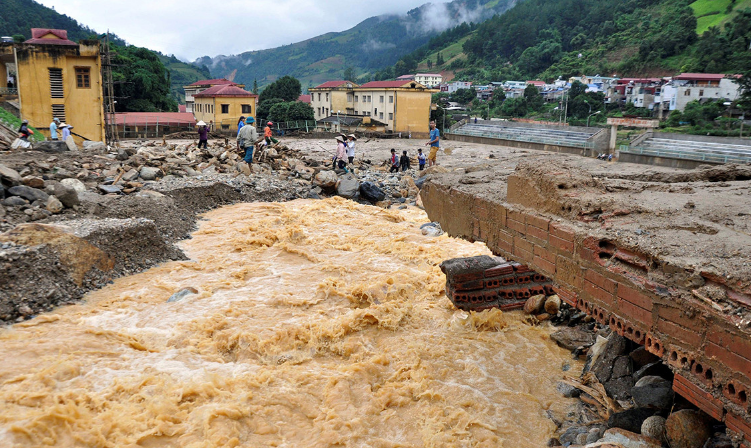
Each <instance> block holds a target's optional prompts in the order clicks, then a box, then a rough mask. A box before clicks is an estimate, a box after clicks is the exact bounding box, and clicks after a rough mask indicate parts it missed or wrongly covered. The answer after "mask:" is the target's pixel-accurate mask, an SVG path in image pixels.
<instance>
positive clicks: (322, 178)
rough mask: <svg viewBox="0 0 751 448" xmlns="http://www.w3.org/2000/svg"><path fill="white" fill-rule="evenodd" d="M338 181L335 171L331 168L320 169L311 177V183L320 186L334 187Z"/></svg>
mask: <svg viewBox="0 0 751 448" xmlns="http://www.w3.org/2000/svg"><path fill="white" fill-rule="evenodd" d="M338 181H339V177H337V175H336V173H335V172H333V171H331V170H325V171H320V172H319V173H318V174H316V177H315V179H313V184H314V185H317V186H319V187H321V188H334V187H335V186H336V183H337V182H338Z"/></svg>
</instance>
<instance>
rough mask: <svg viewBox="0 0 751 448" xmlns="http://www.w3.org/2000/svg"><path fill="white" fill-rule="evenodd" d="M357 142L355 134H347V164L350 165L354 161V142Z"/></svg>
mask: <svg viewBox="0 0 751 448" xmlns="http://www.w3.org/2000/svg"><path fill="white" fill-rule="evenodd" d="M356 140H357V137H355V134H349V135H348V136H347V159H348V160H349V164H350V165H352V162H354V161H355V141H356Z"/></svg>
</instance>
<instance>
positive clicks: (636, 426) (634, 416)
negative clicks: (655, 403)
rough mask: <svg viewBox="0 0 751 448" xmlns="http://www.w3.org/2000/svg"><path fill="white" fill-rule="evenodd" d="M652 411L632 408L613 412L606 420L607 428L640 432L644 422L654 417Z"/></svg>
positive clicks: (653, 411)
mask: <svg viewBox="0 0 751 448" xmlns="http://www.w3.org/2000/svg"><path fill="white" fill-rule="evenodd" d="M655 412H656V410H654V409H642V408H633V409H627V410H625V411H621V412H615V413H613V414H611V415H610V418H608V428H621V429H625V430H626V431H631V432H636V433H638V432H640V431H641V425H642V423H644V420H646V419H648V418H649V417H651V416H653V415H655Z"/></svg>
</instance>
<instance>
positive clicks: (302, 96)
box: [297, 95, 311, 104]
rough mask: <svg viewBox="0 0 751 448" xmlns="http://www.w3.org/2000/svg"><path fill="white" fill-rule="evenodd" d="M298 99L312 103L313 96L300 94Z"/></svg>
mask: <svg viewBox="0 0 751 448" xmlns="http://www.w3.org/2000/svg"><path fill="white" fill-rule="evenodd" d="M297 101H299V102H301V103H308V104H310V102H311V98H310V95H300V96H299V97H298V98H297Z"/></svg>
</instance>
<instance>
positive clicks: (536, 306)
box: [524, 294, 545, 314]
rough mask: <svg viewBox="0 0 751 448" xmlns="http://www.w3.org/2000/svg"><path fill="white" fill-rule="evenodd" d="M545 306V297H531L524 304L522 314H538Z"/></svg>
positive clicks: (542, 295) (540, 295) (539, 295)
mask: <svg viewBox="0 0 751 448" xmlns="http://www.w3.org/2000/svg"><path fill="white" fill-rule="evenodd" d="M544 306H545V295H544V294H538V295H536V296H532V297H530V298H529V299H527V301H526V302H525V303H524V312H525V313H527V314H540V313H541V312H542V309H543V307H544Z"/></svg>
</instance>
